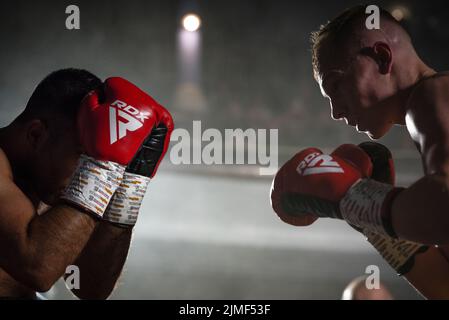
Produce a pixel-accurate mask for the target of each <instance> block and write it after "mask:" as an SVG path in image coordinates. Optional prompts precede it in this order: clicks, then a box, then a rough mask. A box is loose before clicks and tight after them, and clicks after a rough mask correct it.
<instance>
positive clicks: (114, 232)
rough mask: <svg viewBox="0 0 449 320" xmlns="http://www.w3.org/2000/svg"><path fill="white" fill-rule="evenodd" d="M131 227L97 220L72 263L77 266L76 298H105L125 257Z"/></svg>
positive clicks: (118, 273) (110, 290)
mask: <svg viewBox="0 0 449 320" xmlns="http://www.w3.org/2000/svg"><path fill="white" fill-rule="evenodd" d="M131 235H132V229H131V228H120V227H116V226H114V225H112V224H111V223H108V222H100V223H99V224H98V225H97V227H96V229H95V231H94V233H93V235H92V237H91V238H90V240H89V242H88V243H87V245H86V247H85V248H84V250H83V251H82V253H81V255H80V256H79V257H78V259H77V260H76V261H75V263H74V265H76V266H78V267H79V269H80V287H79V289H73V290H72V292H73V293H74V294H75V295H76V296H77V297H79V298H80V299H106V298H107V297H108V296H109V295H110V294H111V293H112V291H113V289H114V286H115V283H116V282H117V279H118V277H119V276H120V273H121V271H122V268H123V265H124V263H125V261H126V257H127V254H128V249H129V245H130V241H131Z"/></svg>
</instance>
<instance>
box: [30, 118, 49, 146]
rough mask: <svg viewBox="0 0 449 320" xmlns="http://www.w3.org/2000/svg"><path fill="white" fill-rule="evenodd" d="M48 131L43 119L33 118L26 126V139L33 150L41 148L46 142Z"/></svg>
mask: <svg viewBox="0 0 449 320" xmlns="http://www.w3.org/2000/svg"><path fill="white" fill-rule="evenodd" d="M49 136H50V133H49V131H48V127H47V125H46V124H45V122H44V121H42V120H39V119H34V120H31V121H29V122H28V124H27V126H26V139H27V142H28V145H29V146H30V147H31V148H32V149H33V150H38V149H41V148H42V147H43V146H44V145H45V143H46V142H48V139H49Z"/></svg>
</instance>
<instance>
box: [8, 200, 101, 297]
mask: <svg viewBox="0 0 449 320" xmlns="http://www.w3.org/2000/svg"><path fill="white" fill-rule="evenodd" d="M95 224H96V222H95V220H94V219H93V218H92V217H90V216H89V215H87V214H84V213H81V212H79V211H77V210H76V209H74V208H72V207H70V206H67V205H58V206H55V207H53V208H52V209H50V210H49V211H48V212H47V213H46V214H44V215H42V216H35V217H34V218H33V219H31V220H30V221H29V223H27V224H24V228H23V230H22V232H21V233H20V234H16V238H15V239H12V241H11V243H12V244H13V245H11V246H5V247H4V248H3V250H2V257H3V258H4V263H3V266H4V268H5V270H6V271H7V272H8V273H9V274H10V275H11V276H12V277H14V278H15V279H16V280H18V281H20V282H22V283H24V284H25V285H27V286H29V287H30V288H31V289H34V290H36V291H47V290H48V289H50V287H51V286H52V285H53V284H54V283H55V282H56V281H57V280H58V279H59V278H60V277H61V276H62V275H63V274H64V273H65V270H66V267H67V266H68V265H70V264H72V263H73V261H75V260H76V258H77V257H78V255H79V254H80V252H81V251H82V249H83V248H84V246H85V245H86V243H87V241H88V240H89V237H90V236H91V234H92V232H93V230H94V229H95Z"/></svg>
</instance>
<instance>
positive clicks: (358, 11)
mask: <svg viewBox="0 0 449 320" xmlns="http://www.w3.org/2000/svg"><path fill="white" fill-rule="evenodd" d="M366 7H367V5H358V6H354V7H351V8H349V9H346V10H345V11H343V12H342V13H340V14H339V15H338V16H336V17H335V18H334V19H332V20H330V21H328V22H327V23H326V24H324V25H321V26H320V28H319V29H318V31H314V32H312V33H311V35H310V42H311V46H312V48H311V51H312V66H313V73H314V76H315V79H317V77H318V72H319V69H320V64H319V59H318V55H319V51H320V48H321V47H322V45H323V43H325V42H327V41H332V42H333V43H335V44H336V45H341V44H342V43H343V42H344V41H348V39H349V37H348V34H351V35H352V36H353V39H352V41H359V40H360V39H358V38H357V31H360V30H362V28H365V19H366V17H367V14H366ZM379 10H380V15H381V19H383V20H384V21H385V20H387V21H390V22H394V24H395V25H397V26H399V27H400V28H401V29H403V30H404V32H405V33H407V32H406V31H405V29H404V28H403V27H402V25H401V24H400V23H399V22H398V21H397V20H396V19H395V18H394V17H393V16H392V15H391V14H390V13H389V12H388V11H387V10H385V9H383V8H379Z"/></svg>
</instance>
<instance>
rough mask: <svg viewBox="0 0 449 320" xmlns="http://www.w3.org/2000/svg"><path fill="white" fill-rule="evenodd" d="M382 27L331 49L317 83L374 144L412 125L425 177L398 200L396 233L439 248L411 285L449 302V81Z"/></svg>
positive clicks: (389, 27)
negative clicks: (393, 130) (396, 128)
mask: <svg viewBox="0 0 449 320" xmlns="http://www.w3.org/2000/svg"><path fill="white" fill-rule="evenodd" d="M361 22H363V21H361ZM381 26H382V27H381V30H372V31H367V30H366V28H364V25H363V24H362V23H360V24H359V25H355V27H354V30H353V34H352V35H353V36H355V37H358V39H359V41H347V42H346V43H344V44H343V45H341V46H339V49H338V50H334V49H335V48H333V44H332V43H331V42H328V43H326V42H324V44H323V45H322V47H321V49H320V50H319V52H318V60H319V62H320V65H319V70H315V71H316V80H317V82H318V84H319V85H320V89H321V92H322V93H323V95H324V97H326V98H327V99H328V100H329V102H330V104H331V111H332V118H334V119H335V120H342V119H344V120H346V123H347V124H348V125H351V126H354V127H356V128H357V130H358V131H359V132H364V133H366V134H367V135H368V136H369V137H370V138H372V139H380V138H381V137H383V136H384V135H385V134H386V133H387V132H388V131H389V130H390V129H391V127H392V126H394V125H402V126H404V125H406V127H407V130H408V132H409V133H410V136H411V138H412V139H413V141H414V143H415V144H416V146H417V148H418V151H419V153H420V154H421V157H422V163H423V167H424V177H422V178H421V179H419V180H418V181H416V182H415V183H414V184H412V185H411V186H410V187H408V188H407V189H406V190H405V191H403V192H401V193H400V194H399V196H397V198H395V200H394V202H393V206H392V209H391V216H392V226H393V229H394V231H395V233H396V234H397V236H398V237H399V238H400V239H405V240H409V241H413V242H417V243H423V244H428V245H431V248H430V249H429V250H428V251H427V252H425V253H422V254H419V255H418V256H417V257H416V260H415V266H414V268H413V269H412V270H411V271H410V272H409V273H408V274H406V275H405V277H406V278H407V280H408V281H409V282H410V283H411V284H412V285H413V286H414V287H415V288H416V289H417V290H419V291H420V292H421V293H422V294H423V295H424V296H425V297H427V298H435V299H444V298H445V299H449V280H448V279H449V259H448V258H449V74H448V73H437V72H436V71H435V70H433V69H432V68H430V67H429V66H427V65H426V64H425V63H424V62H423V61H422V60H421V59H420V57H419V56H418V54H417V53H416V51H415V49H414V47H413V45H412V43H411V39H410V37H409V35H408V34H406V32H405V31H404V30H403V29H402V28H400V27H398V26H397V25H396V24H394V23H392V22H391V21H388V20H384V19H382V20H381ZM348 39H351V38H350V37H348ZM331 49H332V50H331ZM393 155H394V153H393Z"/></svg>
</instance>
